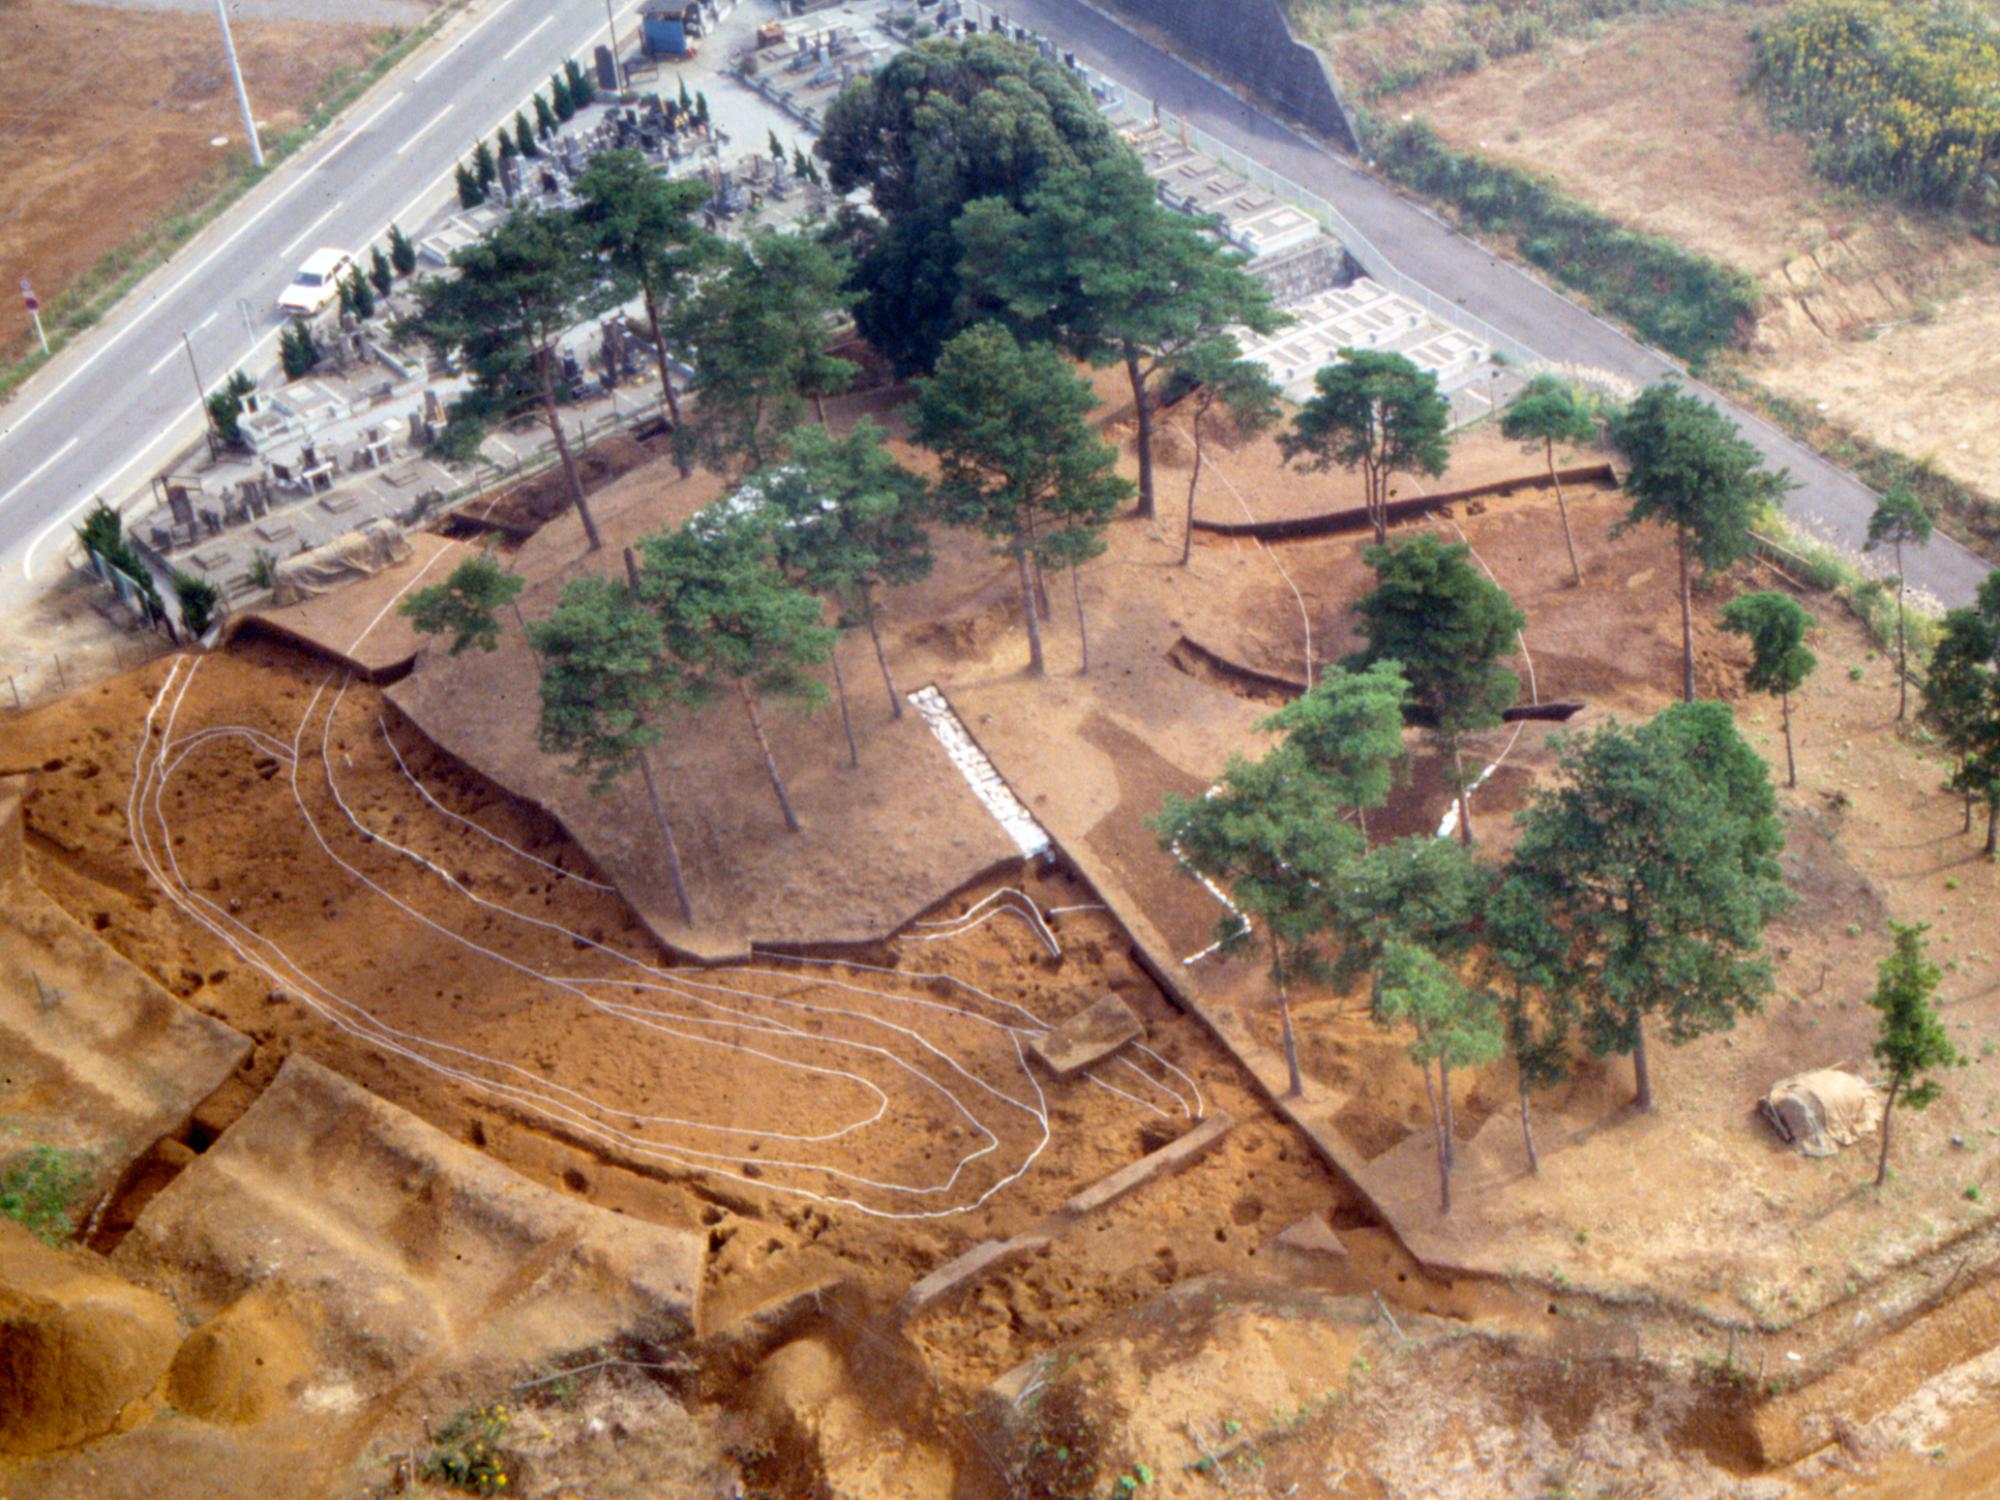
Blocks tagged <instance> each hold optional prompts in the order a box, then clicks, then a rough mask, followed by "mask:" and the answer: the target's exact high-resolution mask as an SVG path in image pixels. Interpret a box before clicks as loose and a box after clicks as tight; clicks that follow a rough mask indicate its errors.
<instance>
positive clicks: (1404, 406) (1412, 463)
mask: <svg viewBox="0 0 2000 1500" xmlns="http://www.w3.org/2000/svg"><path fill="white" fill-rule="evenodd" d="M1313 385H1314V387H1315V390H1314V394H1313V396H1312V399H1311V400H1309V401H1307V402H1306V404H1305V405H1304V406H1302V407H1300V408H1299V410H1298V412H1297V413H1296V414H1295V415H1294V416H1293V417H1292V426H1291V430H1290V431H1289V432H1286V433H1284V434H1283V435H1281V436H1280V437H1279V439H1278V447H1279V449H1280V450H1281V451H1282V452H1283V453H1284V455H1285V458H1286V460H1287V461H1288V462H1291V463H1297V462H1299V461H1300V460H1302V459H1303V460H1304V462H1305V466H1306V468H1308V469H1310V470H1312V471H1314V472H1315V473H1320V472H1324V471H1325V470H1327V469H1330V468H1333V467H1334V466H1336V465H1338V466H1339V467H1341V468H1345V469H1356V470H1359V471H1360V473H1361V479H1362V503H1363V506H1364V508H1365V509H1366V510H1367V512H1368V520H1369V524H1370V525H1372V526H1373V527H1374V528H1375V545H1376V546H1378V547H1381V546H1386V545H1387V543H1388V540H1389V476H1390V475H1391V474H1392V473H1394V472H1395V471H1396V470H1398V469H1400V470H1402V471H1403V472H1404V473H1407V474H1430V475H1438V474H1442V473H1443V472H1444V470H1445V464H1446V463H1447V462H1448V461H1449V459H1450V457H1451V403H1450V402H1448V401H1446V400H1445V398H1444V397H1443V395H1441V394H1440V393H1439V391H1438V387H1437V377H1436V376H1435V375H1433V374H1431V373H1430V372H1429V371H1428V370H1419V369H1418V368H1417V367H1416V366H1415V365H1413V364H1412V363H1410V361H1409V360H1407V359H1405V358H1404V357H1403V356H1402V355H1400V354H1391V353H1388V352H1386V351H1383V350H1379V349H1342V350H1341V351H1340V356H1339V359H1338V360H1337V361H1336V362H1335V363H1333V364H1330V365H1328V366H1326V367H1325V368H1324V369H1322V370H1321V371H1320V372H1319V373H1318V374H1317V375H1315V376H1314V377H1313Z"/></svg>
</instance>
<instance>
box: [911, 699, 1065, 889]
mask: <svg viewBox="0 0 2000 1500" xmlns="http://www.w3.org/2000/svg"><path fill="white" fill-rule="evenodd" d="M910 702H912V703H914V704H915V705H916V706H917V712H918V713H920V714H922V715H923V716H924V722H925V723H926V724H928V725H930V727H931V733H932V734H934V735H936V736H937V738H938V743H939V744H940V745H943V746H944V753H945V754H946V755H948V756H950V757H951V763H952V764H953V765H955V766H957V767H958V769H959V773H960V774H961V775H963V776H964V777H965V779H966V781H967V783H968V784H970V786H971V787H972V794H973V796H975V797H977V798H978V799H979V800H980V801H981V802H983V803H984V804H986V810H987V811H988V812H990V813H992V814H993V816H994V817H995V818H997V819H999V820H1000V826H1001V827H1002V828H1004V829H1006V830H1007V836H1008V837H1009V838H1011V839H1013V841H1014V844H1015V847H1016V848H1018V849H1019V850H1020V851H1021V854H1022V856H1023V857H1024V858H1027V859H1033V858H1034V857H1035V856H1036V855H1038V854H1042V853H1045V852H1047V850H1048V847H1049V836H1048V834H1047V832H1046V831H1045V830H1044V829H1043V828H1042V825H1041V824H1039V823H1037V822H1036V821H1035V815H1034V814H1033V813H1031V812H1029V811H1028V809H1027V808H1026V806H1024V805H1023V804H1022V802H1021V799H1020V798H1019V797H1016V796H1015V795H1014V789H1013V788H1012V787H1010V786H1008V785H1007V782H1006V780H1005V779H1004V778H1003V777H1002V776H1001V775H1000V772H999V771H998V770H997V769H995V767H994V765H993V762H992V761H990V760H988V759H987V758H986V752H985V751H983V750H981V749H980V748H979V746H977V745H976V744H974V743H973V741H972V735H971V733H970V732H969V731H968V730H967V729H966V727H965V725H964V724H963V723H961V722H960V720H959V717H958V715H957V714H955V713H953V712H952V708H951V705H950V704H949V703H947V702H946V701H945V696H944V694H943V693H940V692H939V691H938V690H937V689H936V688H934V687H927V688H919V689H918V690H917V691H916V692H914V693H912V694H910Z"/></svg>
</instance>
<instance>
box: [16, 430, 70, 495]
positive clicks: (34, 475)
mask: <svg viewBox="0 0 2000 1500" xmlns="http://www.w3.org/2000/svg"><path fill="white" fill-rule="evenodd" d="M81 441H82V439H80V438H71V439H70V440H69V441H68V442H66V443H64V444H63V445H62V446H61V447H60V448H58V449H56V451H55V452H53V453H51V454H50V455H49V456H48V457H47V458H45V459H43V460H42V461H41V462H40V463H38V464H36V465H35V466H34V468H32V469H30V470H28V472H27V473H26V474H23V475H22V476H21V477H20V478H19V479H18V480H16V481H15V482H14V484H13V486H12V488H10V489H9V490H8V491H7V493H6V494H4V495H0V506H4V505H5V504H6V503H7V502H8V501H9V500H12V499H13V498H14V497H15V496H16V495H17V494H19V493H20V492H21V491H22V490H24V489H26V488H27V487H28V486H29V485H31V484H33V483H34V482H35V480H36V479H38V478H40V477H41V473H42V471H43V470H44V469H46V468H48V467H49V465H51V464H53V463H54V462H55V461H56V460H57V459H59V458H61V457H62V456H63V455H64V454H65V453H67V452H69V450H70V449H72V448H74V447H75V446H76V445H77V444H78V443H79V442H81Z"/></svg>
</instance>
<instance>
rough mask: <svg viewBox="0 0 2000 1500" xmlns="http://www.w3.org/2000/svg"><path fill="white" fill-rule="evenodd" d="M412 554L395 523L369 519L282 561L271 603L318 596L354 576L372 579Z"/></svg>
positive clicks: (278, 567)
mask: <svg viewBox="0 0 2000 1500" xmlns="http://www.w3.org/2000/svg"><path fill="white" fill-rule="evenodd" d="M409 555H410V544H409V541H408V540H407V539H406V538H405V537H404V536H403V533H402V532H401V531H399V530H398V529H397V528H396V527H395V525H394V524H393V523H391V522H388V521H370V522H369V523H368V524H367V525H366V526H363V527H362V528H361V529H360V530H359V531H350V532H348V533H346V534H345V535H344V536H339V537H335V538H334V539H333V540H332V541H330V542H328V543H327V544H326V545H325V546H324V547H315V548H313V550H312V551H310V552H306V553H302V554H300V555H299V556H297V557H288V558H286V559H285V560H284V561H283V562H281V563H279V564H278V566H277V569H276V571H275V576H274V577H273V579H272V588H271V602H272V603H273V604H275V605H278V606H279V607H283V606H284V605H287V604H298V603H301V602H302V601H304V600H307V599H317V598H318V597H319V596H320V595H321V594H324V593H326V592H327V591H328V590H330V589H335V588H338V587H339V586H340V585H341V584H343V583H347V582H349V581H350V580H352V579H356V578H371V577H373V576H374V575H375V574H377V573H379V572H381V571H382V570H383V569H384V568H390V567H394V566H395V565H396V564H397V563H399V562H401V561H403V559H404V558H406V557H408V556H409Z"/></svg>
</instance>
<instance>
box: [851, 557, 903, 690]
mask: <svg viewBox="0 0 2000 1500" xmlns="http://www.w3.org/2000/svg"><path fill="white" fill-rule="evenodd" d="M861 608H862V609H863V610H864V611H865V612H866V613H867V616H868V639H869V640H871V641H873V642H874V643H875V661H876V664H877V665H878V666H880V667H881V668H882V682H883V685H884V686H886V687H887V688H888V689H889V716H890V717H891V718H895V719H900V718H902V717H903V695H902V694H901V693H899V692H897V691H896V679H895V677H894V676H893V675H891V673H890V671H889V653H888V652H887V651H885V650H883V649H882V632H881V631H880V630H879V629H878V628H876V624H875V600H874V599H873V597H871V595H870V593H869V591H868V590H867V589H863V590H862V591H861Z"/></svg>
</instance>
